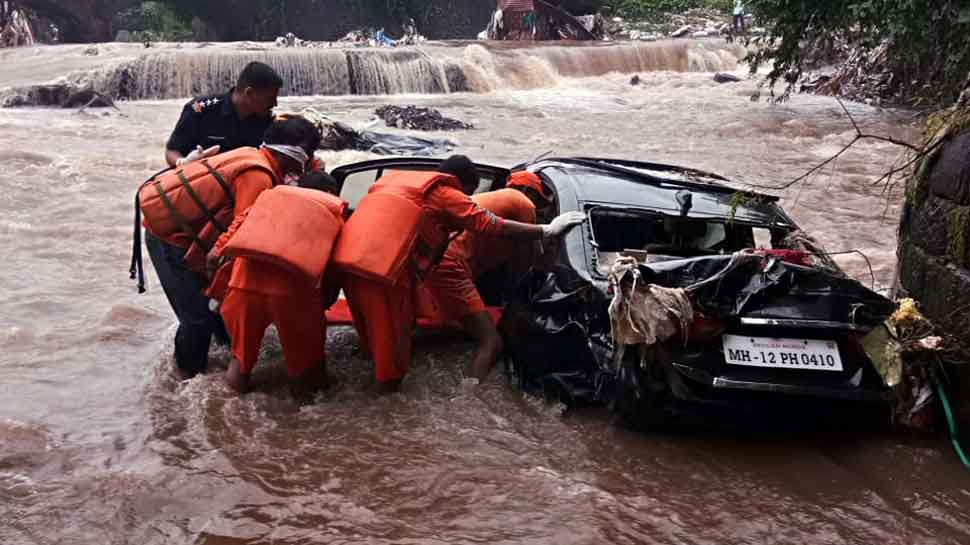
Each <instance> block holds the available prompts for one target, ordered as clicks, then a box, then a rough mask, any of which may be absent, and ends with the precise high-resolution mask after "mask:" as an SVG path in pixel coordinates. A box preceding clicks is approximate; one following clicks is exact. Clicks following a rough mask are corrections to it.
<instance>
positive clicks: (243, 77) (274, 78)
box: [233, 62, 283, 119]
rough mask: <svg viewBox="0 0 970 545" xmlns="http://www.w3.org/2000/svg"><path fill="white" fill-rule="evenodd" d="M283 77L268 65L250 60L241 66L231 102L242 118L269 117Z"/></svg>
mask: <svg viewBox="0 0 970 545" xmlns="http://www.w3.org/2000/svg"><path fill="white" fill-rule="evenodd" d="M281 87H283V78H281V77H280V75H279V74H277V73H276V70H273V69H272V68H271V67H270V66H269V65H266V64H263V63H261V62H251V63H249V64H248V65H246V68H243V71H242V73H241V74H239V79H238V80H237V81H236V90H235V98H233V104H234V105H235V106H236V111H237V112H238V113H239V116H240V117H242V118H243V119H245V118H247V117H269V116H271V115H272V114H273V108H275V107H276V99H277V98H278V97H279V94H280V88H281Z"/></svg>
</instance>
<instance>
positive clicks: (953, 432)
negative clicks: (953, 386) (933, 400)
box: [936, 382, 970, 469]
mask: <svg viewBox="0 0 970 545" xmlns="http://www.w3.org/2000/svg"><path fill="white" fill-rule="evenodd" d="M936 391H937V392H939V394H940V401H941V402H943V411H944V412H946V421H947V424H949V426H950V442H951V443H953V450H955V451H957V456H959V457H960V461H961V462H963V466H964V467H966V468H967V469H970V460H968V459H967V455H966V453H964V452H963V447H961V446H960V439H959V435H958V434H957V423H956V420H955V419H954V418H953V410H952V409H950V401H949V400H948V399H947V397H946V391H945V390H944V389H943V384H942V383H940V382H937V383H936Z"/></svg>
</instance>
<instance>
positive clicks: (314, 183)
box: [296, 171, 340, 195]
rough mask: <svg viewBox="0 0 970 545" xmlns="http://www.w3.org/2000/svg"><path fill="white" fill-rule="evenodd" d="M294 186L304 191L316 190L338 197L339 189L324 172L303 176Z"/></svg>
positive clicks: (334, 180)
mask: <svg viewBox="0 0 970 545" xmlns="http://www.w3.org/2000/svg"><path fill="white" fill-rule="evenodd" d="M296 185H298V186H300V187H303V188H306V189H316V190H317V191H323V192H326V193H330V194H331V195H338V194H339V193H340V189H339V188H338V187H337V180H336V179H334V177H333V176H331V175H329V174H327V173H326V172H319V171H317V172H310V173H309V174H304V175H303V176H302V177H301V178H300V179H299V180H297V181H296Z"/></svg>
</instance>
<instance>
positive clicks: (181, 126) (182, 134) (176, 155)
mask: <svg viewBox="0 0 970 545" xmlns="http://www.w3.org/2000/svg"><path fill="white" fill-rule="evenodd" d="M192 104H193V103H192V102H190V103H188V104H186V105H185V107H184V108H182V115H181V116H179V120H178V123H176V124H175V130H173V131H172V135H171V136H170V137H169V138H168V144H166V145H165V162H167V163H168V166H170V167H174V166H176V165H177V164H178V161H179V159H182V158H184V157H185V156H186V155H188V154H189V153H190V152H191V151H192V150H194V149H195V148H196V146H198V145H199V134H198V133H199V113H198V112H196V111H195V110H194V109H192Z"/></svg>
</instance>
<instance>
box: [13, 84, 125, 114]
mask: <svg viewBox="0 0 970 545" xmlns="http://www.w3.org/2000/svg"><path fill="white" fill-rule="evenodd" d="M27 106H55V107H61V108H116V106H115V103H114V100H112V99H111V97H110V96H108V95H105V94H103V93H101V92H98V91H96V90H94V88H92V87H79V86H76V85H72V84H69V83H56V84H50V85H35V86H32V87H24V88H15V89H10V90H8V91H7V92H5V93H4V94H3V95H2V96H0V107H3V108H19V107H27Z"/></svg>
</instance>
